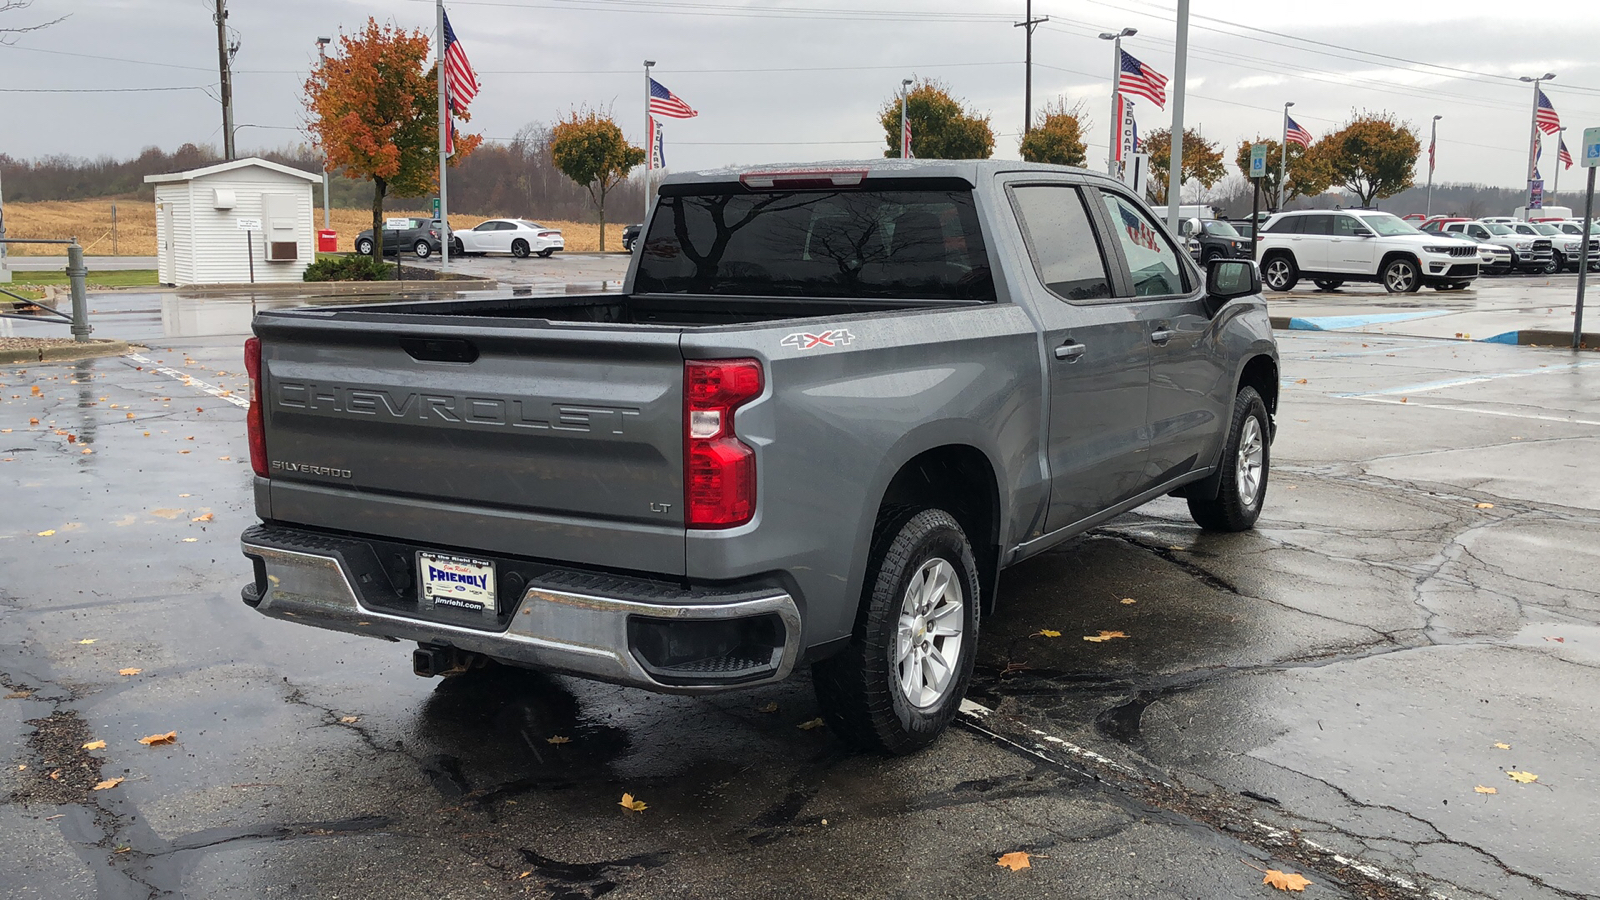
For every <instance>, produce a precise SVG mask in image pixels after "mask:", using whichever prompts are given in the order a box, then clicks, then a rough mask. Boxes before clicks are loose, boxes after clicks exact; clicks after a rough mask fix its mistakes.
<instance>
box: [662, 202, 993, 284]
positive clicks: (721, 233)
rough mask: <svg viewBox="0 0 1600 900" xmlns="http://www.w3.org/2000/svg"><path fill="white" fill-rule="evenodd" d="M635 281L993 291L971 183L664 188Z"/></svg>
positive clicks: (987, 256)
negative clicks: (709, 190)
mask: <svg viewBox="0 0 1600 900" xmlns="http://www.w3.org/2000/svg"><path fill="white" fill-rule="evenodd" d="M634 286H635V289H636V290H638V291H639V292H641V293H652V294H708V295H721V296H750V295H756V296H779V297H824V298H844V299H848V298H862V297H871V298H882V299H904V300H965V301H991V302H992V301H993V300H994V299H995V292H994V280H993V278H992V276H991V275H990V271H989V253H988V250H987V248H986V247H985V245H984V241H983V233H982V231H981V230H980V229H979V227H978V214H977V210H976V208H975V207H974V205H973V201H972V191H971V190H970V189H969V190H876V191H875V190H850V191H787V192H776V193H758V194H745V193H732V192H730V193H726V194H692V195H680V196H663V197H662V198H661V202H660V205H659V206H658V207H657V208H656V213H655V215H654V216H653V217H651V220H650V232H649V235H648V236H647V237H646V238H645V242H644V250H643V252H642V253H641V254H640V257H639V270H638V273H637V275H636V276H635V279H634Z"/></svg>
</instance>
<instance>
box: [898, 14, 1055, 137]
mask: <svg viewBox="0 0 1600 900" xmlns="http://www.w3.org/2000/svg"><path fill="white" fill-rule="evenodd" d="M1024 9H1025V11H1024V12H1023V15H1022V18H1023V21H1021V22H1017V23H1014V27H1016V28H1025V29H1027V33H1028V37H1027V41H1028V44H1027V46H1028V49H1027V54H1026V57H1025V60H1026V61H1025V62H1024V63H1023V65H1022V134H1023V136H1024V137H1026V136H1027V134H1028V132H1030V131H1032V130H1033V29H1035V28H1037V27H1038V26H1039V25H1040V24H1041V23H1043V22H1048V21H1050V17H1049V16H1040V17H1039V18H1037V19H1035V18H1034V17H1033V0H1028V5H1027V6H1026V7H1025V8H1024ZM902 124H903V123H902ZM901 133H902V134H903V133H904V128H902V129H901ZM902 140H904V139H903V138H902Z"/></svg>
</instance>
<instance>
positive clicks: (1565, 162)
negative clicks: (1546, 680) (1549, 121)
mask: <svg viewBox="0 0 1600 900" xmlns="http://www.w3.org/2000/svg"><path fill="white" fill-rule="evenodd" d="M1556 162H1559V163H1561V167H1562V168H1563V169H1570V168H1572V154H1571V153H1568V152H1567V139H1566V138H1556Z"/></svg>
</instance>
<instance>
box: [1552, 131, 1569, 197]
mask: <svg viewBox="0 0 1600 900" xmlns="http://www.w3.org/2000/svg"><path fill="white" fill-rule="evenodd" d="M1566 130H1567V126H1565V125H1563V126H1561V127H1560V128H1557V129H1556V162H1555V167H1554V169H1553V170H1552V171H1554V172H1555V180H1554V181H1552V182H1551V183H1550V199H1552V200H1554V201H1556V202H1557V203H1560V202H1561V198H1559V197H1557V196H1556V194H1558V193H1560V191H1561V145H1562V144H1563V143H1565V137H1564V135H1562V134H1561V132H1563V131H1566Z"/></svg>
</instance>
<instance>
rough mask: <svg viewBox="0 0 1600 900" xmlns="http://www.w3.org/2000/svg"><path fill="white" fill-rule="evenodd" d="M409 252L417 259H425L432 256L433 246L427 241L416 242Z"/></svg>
mask: <svg viewBox="0 0 1600 900" xmlns="http://www.w3.org/2000/svg"><path fill="white" fill-rule="evenodd" d="M411 252H413V253H415V254H417V259H427V258H428V257H430V256H432V255H433V245H432V244H430V243H428V242H427V241H417V243H416V244H415V245H414V246H412V248H411Z"/></svg>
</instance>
